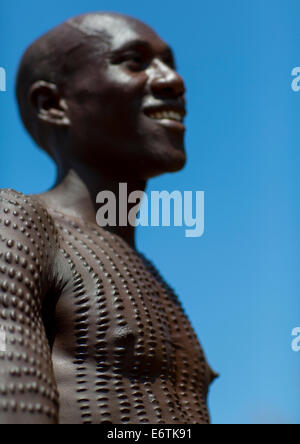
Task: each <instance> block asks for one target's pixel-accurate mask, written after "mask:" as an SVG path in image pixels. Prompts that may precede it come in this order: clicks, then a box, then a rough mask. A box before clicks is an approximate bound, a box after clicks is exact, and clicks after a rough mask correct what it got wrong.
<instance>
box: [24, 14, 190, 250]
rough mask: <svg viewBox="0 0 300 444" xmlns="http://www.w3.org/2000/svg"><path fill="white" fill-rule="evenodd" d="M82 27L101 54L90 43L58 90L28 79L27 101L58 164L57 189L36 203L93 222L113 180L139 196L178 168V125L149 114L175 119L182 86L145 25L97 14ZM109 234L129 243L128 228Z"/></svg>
mask: <svg viewBox="0 0 300 444" xmlns="http://www.w3.org/2000/svg"><path fill="white" fill-rule="evenodd" d="M103 18H105V20H103ZM86 26H93V29H95V27H96V29H97V31H99V33H100V32H103V31H105V32H106V33H107V34H108V35H109V48H108V50H107V51H105V52H103V49H102V46H100V44H99V48H98V47H97V42H96V43H95V42H93V46H92V47H91V46H90V45H89V47H88V48H87V50H89V51H90V52H91V54H92V57H91V58H90V63H89V64H88V65H86V66H84V67H82V68H80V69H79V70H78V71H77V72H76V74H75V75H74V76H73V78H72V81H71V82H70V83H68V84H67V87H66V89H65V90H62V91H59V90H58V89H57V87H56V86H55V85H52V84H48V83H46V82H36V83H35V84H34V85H33V86H32V88H31V100H32V103H33V104H34V106H35V107H36V112H37V116H38V118H39V120H40V126H41V132H42V134H43V140H44V141H45V143H46V144H47V146H50V147H51V151H52V152H54V153H55V158H56V159H57V164H58V166H59V176H58V184H59V186H58V187H56V188H55V189H54V190H51V191H50V192H49V193H46V194H44V195H43V196H42V199H43V200H45V201H46V202H49V204H50V205H51V202H54V205H55V207H56V208H57V209H59V208H60V209H61V210H64V211H66V209H68V211H70V212H72V213H73V214H76V215H77V216H80V217H83V218H84V219H86V220H88V221H90V222H93V223H94V222H95V217H96V216H95V214H96V210H97V206H96V196H97V194H98V193H99V191H101V190H110V191H113V192H114V193H117V191H118V184H119V183H120V182H127V183H128V192H129V193H131V191H135V190H142V191H144V189H145V187H146V181H147V180H148V179H149V178H151V177H154V176H157V175H160V174H163V173H165V172H172V171H177V170H179V169H181V168H182V167H183V166H184V165H185V161H186V155H185V150H184V132H185V127H184V125H183V123H182V122H178V121H175V120H170V119H163V120H155V119H152V118H150V117H149V112H154V111H163V110H173V111H175V112H177V113H179V114H180V116H181V117H182V120H183V117H184V116H185V114H186V111H185V98H184V94H185V86H184V82H183V79H182V78H181V76H180V75H179V74H178V73H177V72H176V69H175V62H174V56H173V53H172V50H171V49H170V48H169V46H168V45H167V44H166V43H165V42H163V41H162V40H161V39H160V38H159V37H158V36H157V34H155V33H154V31H152V29H150V28H149V27H148V26H146V25H144V24H143V23H141V22H139V21H137V20H134V19H132V18H125V17H124V16H118V15H102V16H98V20H97V21H93V23H92V24H90V23H89V21H88V20H87V25H86ZM83 38H84V37H83ZM99 40H100V39H99ZM74 65H75V66H80V65H81V62H80V60H76V59H75V60H74ZM78 97H80V98H81V100H80V102H79V101H78V100H77V98H78ZM49 103H51V107H50V108H49ZM103 104H105V106H103ZM86 134H88V137H87V136H86ZM62 146H63V147H64V149H63V150H62V148H61V147H62ZM124 165H126V168H124ZM74 190H76V191H77V193H76V198H74V195H75V193H74ZM128 210H130V208H129V209H128ZM112 231H113V232H115V233H116V234H118V235H120V236H121V237H122V238H123V239H124V240H125V241H126V242H128V243H129V244H130V245H131V246H134V227H131V226H129V227H125V228H124V227H112Z"/></svg>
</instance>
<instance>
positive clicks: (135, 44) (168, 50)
mask: <svg viewBox="0 0 300 444" xmlns="http://www.w3.org/2000/svg"><path fill="white" fill-rule="evenodd" d="M138 47H139V48H144V49H146V50H148V51H149V52H153V50H152V47H151V45H150V44H149V42H147V41H146V40H140V39H136V40H131V41H129V42H127V43H125V44H124V45H123V46H121V48H118V49H115V50H112V53H113V54H118V53H119V52H124V51H127V50H129V49H133V48H138ZM161 54H162V55H168V56H171V57H172V58H174V56H173V51H172V48H171V47H170V46H166V48H165V49H164V50H163V51H162V53H161Z"/></svg>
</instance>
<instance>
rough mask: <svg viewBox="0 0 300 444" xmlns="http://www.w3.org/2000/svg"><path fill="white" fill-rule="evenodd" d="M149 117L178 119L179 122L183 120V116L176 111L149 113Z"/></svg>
mask: <svg viewBox="0 0 300 444" xmlns="http://www.w3.org/2000/svg"><path fill="white" fill-rule="evenodd" d="M149 117H151V119H156V120H163V119H168V120H176V121H177V122H182V120H183V118H182V116H181V115H180V114H179V113H177V112H175V111H162V112H155V113H151V114H149Z"/></svg>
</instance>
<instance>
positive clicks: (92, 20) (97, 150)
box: [0, 13, 214, 424]
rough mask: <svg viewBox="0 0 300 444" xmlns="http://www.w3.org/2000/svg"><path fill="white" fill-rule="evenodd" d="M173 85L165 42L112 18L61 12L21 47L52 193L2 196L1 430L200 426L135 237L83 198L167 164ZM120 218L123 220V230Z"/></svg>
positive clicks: (179, 341) (159, 292)
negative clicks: (62, 16)
mask: <svg viewBox="0 0 300 444" xmlns="http://www.w3.org/2000/svg"><path fill="white" fill-rule="evenodd" d="M184 94H185V87H184V83H183V80H182V78H181V77H180V76H179V75H178V74H177V73H176V71H175V65H174V59H173V55H172V51H171V49H170V48H169V47H168V46H167V45H166V44H165V43H164V42H163V41H162V40H161V39H160V38H159V37H158V36H157V35H156V34H155V33H154V32H153V31H152V30H151V29H150V28H149V27H147V26H146V25H144V24H143V23H141V22H139V21H137V20H135V19H132V18H129V17H125V16H122V15H118V14H108V13H94V14H87V15H83V16H80V17H76V18H74V19H71V20H69V21H67V22H65V23H64V24H62V25H60V26H59V27H57V28H55V29H54V30H52V31H50V32H49V33H48V34H46V35H45V36H43V37H41V38H40V39H39V40H37V41H36V42H35V43H34V44H33V45H32V46H31V47H30V48H29V49H28V50H27V51H26V53H25V55H24V57H23V60H22V62H21V65H20V69H19V74H18V80H17V97H18V103H19V107H20V112H21V116H22V119H23V122H24V124H25V126H26V128H27V130H28V131H29V133H30V134H31V136H32V137H33V139H34V140H35V141H36V143H37V144H38V145H39V146H40V147H41V148H42V149H44V150H46V151H47V152H48V153H49V154H50V155H51V156H52V157H53V159H54V160H55V162H56V163H57V167H58V180H57V184H56V186H55V187H54V189H52V190H50V191H49V192H46V193H44V194H41V195H35V196H24V195H22V194H20V193H17V192H15V191H12V190H2V191H1V193H0V198H1V200H0V221H1V224H0V236H1V243H0V278H1V281H0V321H1V323H0V327H1V332H2V341H1V344H0V362H1V373H0V393H1V400H0V420H1V423H61V424H64V423H75V424H76V423H96V424H100V423H113V424H121V423H122V424H128V423H129V424H139V423H152V424H177V423H181V424H182V423H187V424H191V423H208V422H209V415H208V412H207V406H206V397H207V392H208V386H209V384H210V382H211V381H212V380H213V378H214V374H213V372H212V371H211V370H210V368H209V366H208V365H207V363H206V361H205V357H204V355H203V352H202V349H201V347H200V345H199V343H198V340H197V337H196V336H195V334H194V332H193V329H192V327H191V326H190V323H189V321H188V319H187V317H186V316H185V314H184V311H183V310H182V307H181V305H180V303H179V301H178V299H177V297H176V296H175V295H174V293H173V291H172V290H171V289H170V288H169V287H168V286H167V285H166V284H165V283H164V281H163V280H162V279H161V277H160V276H159V274H158V273H157V271H156V270H155V269H154V268H153V266H152V265H151V264H150V263H149V262H148V261H147V260H146V259H145V258H144V257H142V256H141V255H140V254H139V253H138V252H137V251H136V249H135V243H134V228H133V227H132V226H129V225H127V226H126V225H125V224H120V225H118V226H117V227H108V228H107V230H104V229H102V228H99V227H98V226H97V225H96V211H97V206H96V196H97V194H98V193H99V192H100V191H102V190H109V191H112V192H114V193H117V190H118V187H119V183H121V182H122V183H123V182H124V183H127V185H128V193H131V192H132V191H135V190H144V189H145V186H146V181H147V180H148V179H149V178H151V177H154V176H157V175H159V174H162V173H166V172H172V171H177V170H180V169H181V168H182V167H183V166H184V164H185V161H186V156H185V150H184V130H185V127H184V124H183V119H184V116H185V100H184ZM123 225H124V226H123Z"/></svg>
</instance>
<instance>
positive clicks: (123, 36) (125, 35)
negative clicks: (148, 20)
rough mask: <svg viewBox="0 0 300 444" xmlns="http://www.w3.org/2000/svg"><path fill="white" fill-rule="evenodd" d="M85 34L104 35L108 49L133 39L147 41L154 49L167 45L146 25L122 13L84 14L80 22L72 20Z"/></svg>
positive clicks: (161, 49) (118, 46)
mask: <svg viewBox="0 0 300 444" xmlns="http://www.w3.org/2000/svg"><path fill="white" fill-rule="evenodd" d="M73 24H76V27H77V28H79V29H80V30H81V31H82V32H84V33H85V34H87V35H92V36H94V37H97V35H99V37H100V36H103V33H104V34H105V36H106V39H107V40H108V41H109V45H110V49H111V50H117V49H120V48H121V47H122V46H124V45H128V44H130V42H134V41H139V40H141V41H144V42H147V43H148V44H149V45H150V46H151V47H152V48H153V49H154V50H155V51H163V50H164V49H166V48H167V47H168V46H167V44H166V43H165V42H164V41H163V40H162V39H161V38H160V37H159V36H158V35H157V33H156V32H155V31H154V30H153V29H151V28H150V27H149V26H148V25H146V24H144V23H142V22H141V21H139V20H136V19H134V18H131V17H126V16H122V15H117V14H116V15H105V14H99V15H97V14H95V15H88V16H85V17H84V18H83V19H81V20H80V22H76V21H75V22H73Z"/></svg>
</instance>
